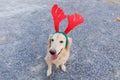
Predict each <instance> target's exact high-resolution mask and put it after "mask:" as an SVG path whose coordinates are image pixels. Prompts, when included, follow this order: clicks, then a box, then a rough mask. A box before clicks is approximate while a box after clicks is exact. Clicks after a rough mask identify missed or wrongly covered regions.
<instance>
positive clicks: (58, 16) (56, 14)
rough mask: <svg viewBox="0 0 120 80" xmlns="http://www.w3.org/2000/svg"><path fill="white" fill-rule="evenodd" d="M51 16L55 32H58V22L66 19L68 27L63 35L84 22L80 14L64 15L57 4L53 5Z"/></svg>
mask: <svg viewBox="0 0 120 80" xmlns="http://www.w3.org/2000/svg"><path fill="white" fill-rule="evenodd" d="M52 16H53V20H54V27H55V31H56V32H59V24H60V22H61V21H62V20H63V19H65V18H66V17H67V19H68V26H67V28H66V29H65V31H64V33H65V34H68V33H69V32H70V31H71V30H72V29H73V28H75V27H76V26H77V25H79V24H81V23H83V22H84V18H83V17H82V16H81V15H80V14H77V13H75V14H72V15H65V14H64V11H63V10H62V9H61V8H59V7H58V5H57V4H55V5H53V7H52Z"/></svg>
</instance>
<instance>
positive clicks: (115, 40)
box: [0, 0, 120, 80]
mask: <svg viewBox="0 0 120 80" xmlns="http://www.w3.org/2000/svg"><path fill="white" fill-rule="evenodd" d="M113 1H115V0H113ZM116 1H118V4H116V3H113V2H111V0H107V1H104V0H64V1H61V0H23V1H22V0H0V80H46V71H47V65H46V63H45V61H44V57H45V55H46V53H47V39H48V36H49V34H51V33H54V27H53V20H52V16H51V13H50V10H51V7H52V5H53V4H54V3H57V4H58V5H59V6H60V7H62V8H63V10H64V11H65V13H66V14H72V13H74V12H78V13H81V15H83V16H84V17H85V22H84V24H82V25H80V26H79V27H77V28H75V29H74V30H73V31H71V33H69V34H68V36H70V37H72V38H73V45H72V48H71V54H70V58H69V60H68V62H67V63H66V67H67V71H66V72H65V73H64V72H62V71H61V70H60V69H56V67H55V66H53V68H54V69H53V74H52V76H51V80H120V22H119V21H116V18H117V17H120V4H119V2H120V1H119V0H116ZM66 24H67V23H66V21H64V22H62V24H61V27H62V29H63V26H66Z"/></svg>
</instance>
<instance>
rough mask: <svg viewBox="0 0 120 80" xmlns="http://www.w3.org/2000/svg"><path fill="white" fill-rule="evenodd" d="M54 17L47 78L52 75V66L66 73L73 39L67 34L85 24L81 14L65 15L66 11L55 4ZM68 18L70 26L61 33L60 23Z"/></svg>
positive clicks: (48, 50)
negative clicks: (66, 64)
mask: <svg viewBox="0 0 120 80" xmlns="http://www.w3.org/2000/svg"><path fill="white" fill-rule="evenodd" d="M51 12H52V16H53V19H54V27H55V31H56V32H55V33H54V34H51V35H49V38H48V49H47V55H46V56H45V61H46V63H47V65H48V70H47V77H49V76H50V75H51V74H52V64H55V65H56V67H57V68H59V67H61V69H62V71H64V72H65V71H66V66H65V63H66V62H67V60H68V58H69V54H70V48H71V45H72V38H70V37H68V36H67V34H68V33H69V32H70V31H71V30H72V29H73V28H74V27H75V26H77V25H79V24H81V23H83V22H84V18H83V17H82V16H81V15H80V14H77V13H75V14H72V15H65V14H64V11H63V10H62V9H61V8H59V7H58V5H57V4H55V5H54V6H53V7H52V11H51ZM65 18H67V19H68V26H67V28H66V29H65V31H64V32H59V24H60V22H61V21H62V20H63V19H65Z"/></svg>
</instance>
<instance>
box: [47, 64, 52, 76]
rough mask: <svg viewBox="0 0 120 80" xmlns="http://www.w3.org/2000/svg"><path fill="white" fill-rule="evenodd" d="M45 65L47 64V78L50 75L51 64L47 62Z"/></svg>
mask: <svg viewBox="0 0 120 80" xmlns="http://www.w3.org/2000/svg"><path fill="white" fill-rule="evenodd" d="M47 64H48V70H47V77H49V76H50V75H51V73H52V63H51V62H47Z"/></svg>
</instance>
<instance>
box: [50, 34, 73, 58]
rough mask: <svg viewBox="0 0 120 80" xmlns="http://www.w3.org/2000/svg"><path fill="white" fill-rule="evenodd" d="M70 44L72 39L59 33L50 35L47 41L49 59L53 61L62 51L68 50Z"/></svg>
mask: <svg viewBox="0 0 120 80" xmlns="http://www.w3.org/2000/svg"><path fill="white" fill-rule="evenodd" d="M67 39H68V41H67ZM67 42H68V43H67ZM71 43H72V39H71V38H69V37H65V35H63V34H61V33H55V34H51V35H50V36H49V39H48V49H49V50H48V51H49V53H50V55H51V58H52V59H53V60H54V59H56V58H57V56H58V55H59V54H60V53H61V52H62V51H63V50H69V49H70V46H71Z"/></svg>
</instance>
